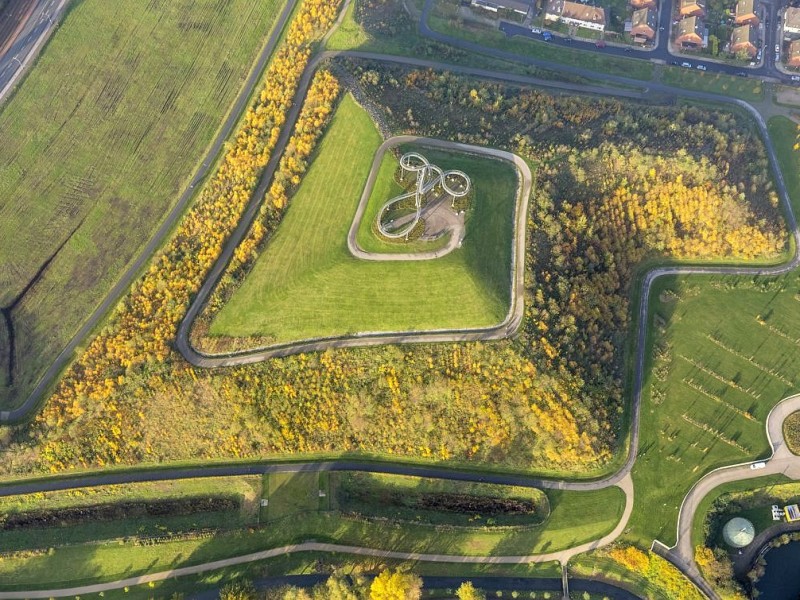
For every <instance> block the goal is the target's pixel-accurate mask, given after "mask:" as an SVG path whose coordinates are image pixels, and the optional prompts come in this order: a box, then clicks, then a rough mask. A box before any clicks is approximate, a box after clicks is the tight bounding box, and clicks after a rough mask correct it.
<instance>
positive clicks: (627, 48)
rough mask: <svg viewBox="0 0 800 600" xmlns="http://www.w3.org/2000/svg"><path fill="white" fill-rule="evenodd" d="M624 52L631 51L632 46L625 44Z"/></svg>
mask: <svg viewBox="0 0 800 600" xmlns="http://www.w3.org/2000/svg"><path fill="white" fill-rule="evenodd" d="M625 52H633V48H632V47H631V46H625Z"/></svg>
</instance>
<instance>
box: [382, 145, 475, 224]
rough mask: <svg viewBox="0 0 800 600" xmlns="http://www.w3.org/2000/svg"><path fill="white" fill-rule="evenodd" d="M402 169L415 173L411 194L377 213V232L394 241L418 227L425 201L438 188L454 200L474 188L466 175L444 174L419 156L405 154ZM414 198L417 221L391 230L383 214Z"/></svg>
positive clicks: (398, 197) (401, 162)
mask: <svg viewBox="0 0 800 600" xmlns="http://www.w3.org/2000/svg"><path fill="white" fill-rule="evenodd" d="M400 168H402V169H403V171H404V172H405V171H407V172H410V173H416V174H417V181H416V183H415V185H414V187H413V189H412V191H410V192H406V193H405V194H400V195H399V196H395V197H394V198H392V199H391V200H389V201H388V202H386V203H385V204H384V205H383V206H382V207H381V209H380V210H379V211H378V222H377V225H378V231H380V232H381V235H383V236H385V237H387V238H391V239H399V238H402V237H406V238H407V237H408V234H409V233H411V231H412V230H413V229H414V227H416V226H417V223H419V221H420V218H421V217H422V208H423V206H422V204H423V201H424V200H425V198H426V196H427V195H428V193H429V192H430V191H431V190H433V188H434V187H435V186H436V185H439V186H441V188H442V190H444V192H445V193H447V194H449V195H450V196H451V198H453V200H455V199H456V198H461V197H463V196H466V195H467V194H468V193H469V190H470V187H471V185H472V182H471V181H470V178H469V176H468V175H467V174H466V173H464V172H463V171H458V170H455V169H453V170H449V171H444V170H442V168H441V167H439V166H437V165H434V164H432V163H430V162H428V159H427V158H425V157H424V156H422V155H421V154H419V153H417V152H407V153H406V154H403V156H401V157H400ZM411 197H413V198H414V206H415V212H414V217H413V218H412V219H411V220H410V221H409V222H408V223H405V224H403V225H402V226H400V227H399V228H398V229H392V230H389V229H388V228H387V225H391V224H392V221H390V222H389V223H384V221H383V215H384V213H386V211H387V210H389V208H390V207H391V206H393V205H394V204H397V203H398V202H400V201H402V200H405V199H406V198H411Z"/></svg>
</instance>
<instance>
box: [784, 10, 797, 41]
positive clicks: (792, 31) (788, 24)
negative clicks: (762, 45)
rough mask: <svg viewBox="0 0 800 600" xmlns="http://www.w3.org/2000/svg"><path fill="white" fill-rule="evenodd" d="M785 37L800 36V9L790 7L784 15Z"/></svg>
mask: <svg viewBox="0 0 800 600" xmlns="http://www.w3.org/2000/svg"><path fill="white" fill-rule="evenodd" d="M783 33H784V35H800V8H793V7H789V8H787V9H786V13H785V14H784V15H783Z"/></svg>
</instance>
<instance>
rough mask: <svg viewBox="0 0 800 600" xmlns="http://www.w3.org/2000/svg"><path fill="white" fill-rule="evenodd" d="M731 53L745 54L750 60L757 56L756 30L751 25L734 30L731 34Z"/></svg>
mask: <svg viewBox="0 0 800 600" xmlns="http://www.w3.org/2000/svg"><path fill="white" fill-rule="evenodd" d="M731 52H732V53H733V54H738V53H739V52H746V53H747V56H748V57H750V58H753V57H754V56H755V55H756V54H758V48H757V47H756V28H755V27H753V26H752V25H742V26H741V27H736V28H734V30H733V33H731Z"/></svg>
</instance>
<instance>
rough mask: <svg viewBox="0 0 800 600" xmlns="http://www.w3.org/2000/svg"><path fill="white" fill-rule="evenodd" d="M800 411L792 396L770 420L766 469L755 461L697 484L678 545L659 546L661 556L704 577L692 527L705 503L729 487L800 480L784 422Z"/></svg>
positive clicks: (684, 506) (799, 400) (682, 516)
mask: <svg viewBox="0 0 800 600" xmlns="http://www.w3.org/2000/svg"><path fill="white" fill-rule="evenodd" d="M799 410H800V394H798V395H794V396H790V397H788V398H786V399H784V400H782V401H781V402H779V403H778V404H776V405H775V406H774V407H773V408H772V410H771V411H770V413H769V415H768V416H767V423H766V429H767V439H768V440H769V443H770V447H771V448H772V454H771V456H770V458H768V459H766V460H765V461H757V463H756V464H758V462H765V463H766V465H765V466H764V467H763V468H760V469H753V468H752V465H753V464H754V463H753V462H752V461H750V462H746V463H742V464H739V465H731V466H727V467H721V468H719V469H715V470H714V471H711V472H710V473H708V474H706V475H705V476H704V477H703V478H701V479H700V480H699V481H697V482H696V483H695V484H694V486H693V487H692V489H691V490H689V493H688V494H686V496H685V497H684V499H683V502H682V503H681V508H680V512H679V514H678V526H677V530H678V531H677V542H676V543H675V545H674V546H672V547H671V548H668V549H667V548H666V546H665V545H664V544H662V543H661V542H656V548H658V549H659V550H660V553H661V554H663V555H664V556H666V557H667V558H669V559H670V560H672V561H673V562H674V563H675V564H677V565H679V566H680V567H681V569H682V570H684V572H687V573H691V574H692V575H693V576H694V577H696V578H697V577H700V572H699V570H698V569H697V565H696V564H695V562H694V546H693V545H692V525H693V523H694V518H695V514H696V512H697V509H698V508H699V506H700V503H701V502H702V501H703V499H704V498H705V497H706V496H708V494H710V493H711V492H712V491H713V490H714V489H716V488H717V487H719V486H721V485H724V484H726V483H732V482H734V481H742V480H745V479H755V478H760V477H765V476H768V475H779V474H780V475H785V476H787V477H789V478H790V479H794V480H798V479H800V456H796V455H795V454H792V452H791V451H790V450H789V448H788V447H787V445H786V441H785V439H784V437H783V421H784V419H786V417H788V416H789V415H790V414H792V413H794V412H797V411H799Z"/></svg>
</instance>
